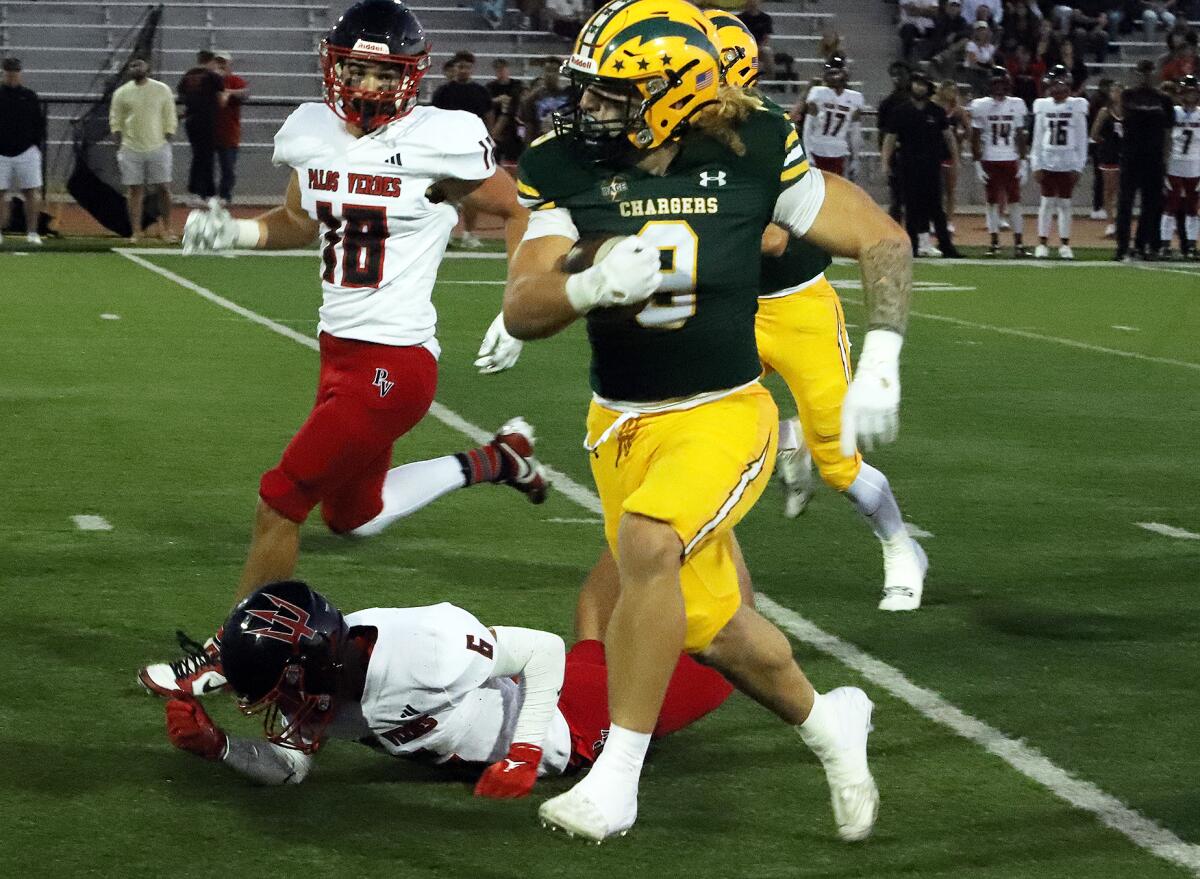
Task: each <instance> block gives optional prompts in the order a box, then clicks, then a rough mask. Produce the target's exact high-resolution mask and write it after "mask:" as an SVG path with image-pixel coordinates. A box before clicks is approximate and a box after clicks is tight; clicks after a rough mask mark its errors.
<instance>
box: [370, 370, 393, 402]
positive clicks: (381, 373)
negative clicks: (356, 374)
mask: <svg viewBox="0 0 1200 879" xmlns="http://www.w3.org/2000/svg"><path fill="white" fill-rule="evenodd" d="M371 384H372V385H374V386H375V387H377V388H379V396H381V397H386V396H387V395H388V391H390V390H391V389H392V388H394V387H395V386H396V383H395V382H390V381H388V371H387V370H386V369H376V370H375V381H373V382H371Z"/></svg>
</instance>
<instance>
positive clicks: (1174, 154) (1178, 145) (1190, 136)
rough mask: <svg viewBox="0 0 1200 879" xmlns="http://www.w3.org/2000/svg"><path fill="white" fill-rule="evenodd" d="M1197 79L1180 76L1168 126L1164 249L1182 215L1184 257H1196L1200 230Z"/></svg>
mask: <svg viewBox="0 0 1200 879" xmlns="http://www.w3.org/2000/svg"><path fill="white" fill-rule="evenodd" d="M1198 105H1200V80H1197V79H1196V77H1195V76H1191V75H1189V76H1185V77H1184V78H1183V79H1181V80H1179V104H1178V105H1177V106H1176V107H1175V127H1174V128H1173V129H1171V157H1170V160H1169V161H1168V164H1167V199H1166V206H1165V208H1164V209H1163V215H1162V242H1163V251H1164V253H1169V252H1170V248H1171V238H1173V237H1174V235H1175V229H1176V226H1177V216H1182V217H1183V227H1182V228H1181V229H1180V230H1179V252H1180V253H1181V254H1182V255H1183V257H1184V258H1185V259H1196V258H1197V253H1196V237H1197V234H1200V216H1198V215H1197V208H1198V207H1200V191H1198V189H1197V187H1198V185H1200V106H1198Z"/></svg>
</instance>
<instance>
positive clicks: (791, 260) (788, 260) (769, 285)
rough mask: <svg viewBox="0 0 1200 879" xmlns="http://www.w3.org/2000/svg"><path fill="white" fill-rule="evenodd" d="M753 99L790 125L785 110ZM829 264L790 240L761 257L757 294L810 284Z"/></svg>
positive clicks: (808, 246) (800, 241)
mask: <svg viewBox="0 0 1200 879" xmlns="http://www.w3.org/2000/svg"><path fill="white" fill-rule="evenodd" d="M756 97H757V98H758V99H759V100H761V101H762V102H763V106H764V107H765V108H767V109H768V110H773V111H775V112H776V113H778V114H779V115H781V116H783V117H784V118H787V119H788V121H789V124H790V122H791V120H790V117H788V112H787V110H785V109H783V107H781V106H779V105H778V104H776V103H775V102H774V101H772V100H771V99H770V98H768V97H766V96H765V95H758V94H756ZM832 262H833V257H831V256H830V255H829V254H828V253H827V252H825V251H824V250H822V249H821V248H819V247H817V246H816V245H815V244H809V243H808V242H807V241H805V240H804V239H802V238H796V237H795V236H792V238H791V239H790V240H789V241H788V245H787V249H786V250H785V251H784V252H783V253H781V254H780V255H779V256H764V257H763V261H762V275H761V277H760V278H759V282H758V294H759V295H760V296H769V295H770V294H772V293H778V292H780V291H781V290H787V289H789V288H792V287H797V286H799V285H801V284H803V283H805V282H806V281H811V280H812V279H813V278H815V277H816V276H817V275H819V274H821V273H822V272H824V271H825V270H826V269H827V268H829V265H830V263H832Z"/></svg>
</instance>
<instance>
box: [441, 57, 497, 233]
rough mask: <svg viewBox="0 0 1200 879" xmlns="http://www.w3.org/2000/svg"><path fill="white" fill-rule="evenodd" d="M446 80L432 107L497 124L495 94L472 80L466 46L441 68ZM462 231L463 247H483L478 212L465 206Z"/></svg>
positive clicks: (472, 64) (472, 68)
mask: <svg viewBox="0 0 1200 879" xmlns="http://www.w3.org/2000/svg"><path fill="white" fill-rule="evenodd" d="M442 72H443V73H445V75H446V81H445V82H444V83H442V84H441V85H440V86H438V87H437V89H436V90H435V91H434V93H433V106H435V107H440V108H441V109H443V110H465V111H466V112H468V113H474V114H475V115H476V116H478V117H479V118H480V119H482V120H483V124H484V125H486V126H487V128H488V130H489V131H490V130H491V129H492V127H493V125H495V122H496V119H495V115H496V114H495V113H494V112H493V110H492V96H491V94H489V93H488V90H487V88H486V87H485V86H482V85H480V84H479V83H477V82H475V81H474V80H472V79H471V77H472V75H473V74H474V73H475V55H474V54H473V53H471V52H468V51H466V50H465V49H464V50H462V51H459V52H455V53H454V56H453V57H452V58H451V59H450V60H449V61H447V62H446V64H445V66H444V67H443V68H442ZM461 214H462V231H461V232H460V233H459V235H458V236H457V239H456V240H457V243H458V244H459V246H461V247H469V248H472V249H474V248H477V247H482V246H483V242H482V241H480V240H479V238H478V237H476V235H475V224H476V222H477V220H478V215H477V213H476V211H475V209H474V208H472V207H469V206H467V205H463V206H462V209H461Z"/></svg>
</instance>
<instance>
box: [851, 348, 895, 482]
mask: <svg viewBox="0 0 1200 879" xmlns="http://www.w3.org/2000/svg"><path fill="white" fill-rule="evenodd" d="M903 344H904V337H903V336H901V335H900V334H899V333H896V332H893V331H892V330H870V331H868V332H867V335H866V337H865V338H864V339H863V349H862V354H861V355H859V358H858V368H857V369H856V370H854V380H853V381H852V382H850V387H849V388H848V389H847V391H846V397H845V399H844V400H842V455H843V456H844V457H847V458H849V457H850V456H851V455H853V454H854V449H855V447H856V445H857V444H858V443H861V444H862V447H863V448H864V449H866V450H868V451H870V450H871V449H873V448H875V446H876V445H877V444H882V443H890V442H891V441H892V440H894V439H895V438H896V433H897V431H898V430H899V429H900V346H901V345H903Z"/></svg>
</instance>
